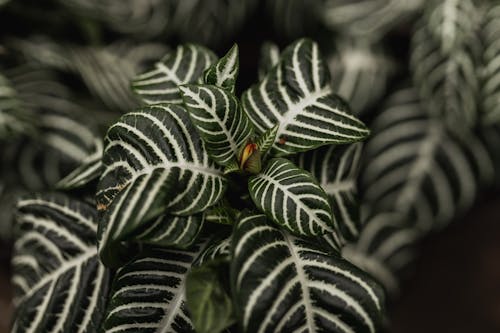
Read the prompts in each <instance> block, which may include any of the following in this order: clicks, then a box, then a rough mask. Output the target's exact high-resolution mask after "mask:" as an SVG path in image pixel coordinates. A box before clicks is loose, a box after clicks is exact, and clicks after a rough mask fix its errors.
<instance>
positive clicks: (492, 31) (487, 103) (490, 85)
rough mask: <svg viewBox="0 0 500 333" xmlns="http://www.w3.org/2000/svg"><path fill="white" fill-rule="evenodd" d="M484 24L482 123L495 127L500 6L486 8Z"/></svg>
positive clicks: (498, 111)
mask: <svg viewBox="0 0 500 333" xmlns="http://www.w3.org/2000/svg"><path fill="white" fill-rule="evenodd" d="M484 20H485V22H484V23H483V26H482V31H481V36H482V40H483V44H484V47H485V49H484V52H483V54H482V57H483V59H482V60H483V64H484V68H483V70H482V73H481V78H482V81H483V82H482V85H481V98H480V103H481V107H482V110H481V111H482V113H483V114H482V119H481V120H482V123H483V124H485V125H495V124H498V122H499V121H500V103H498V101H499V99H500V83H499V82H500V80H499V75H500V64H499V63H498V54H500V44H499V43H498V41H499V40H500V4H496V5H495V4H494V5H492V6H491V7H488V10H487V12H486V17H485V19H484Z"/></svg>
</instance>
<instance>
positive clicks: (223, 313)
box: [186, 260, 235, 333]
mask: <svg viewBox="0 0 500 333" xmlns="http://www.w3.org/2000/svg"><path fill="white" fill-rule="evenodd" d="M227 272H228V267H227V263H226V262H224V261H213V260H212V261H208V262H206V263H204V264H203V265H202V266H199V267H193V268H192V269H191V271H190V272H189V274H188V277H187V281H186V300H187V307H188V309H189V314H190V316H191V320H192V321H193V324H194V327H195V329H196V332H197V333H219V332H222V331H223V330H224V329H225V328H227V327H229V326H231V325H232V324H233V323H234V322H235V318H234V316H233V305H232V302H231V298H230V297H229V295H228V292H227V290H226V288H225V287H228V286H229V283H228V282H229V281H226V283H224V280H225V279H224V273H226V274H227ZM226 280H228V279H227V278H226Z"/></svg>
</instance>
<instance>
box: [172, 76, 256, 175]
mask: <svg viewBox="0 0 500 333" xmlns="http://www.w3.org/2000/svg"><path fill="white" fill-rule="evenodd" d="M179 89H180V91H181V94H182V98H183V100H184V105H185V106H186V108H187V109H188V112H189V116H190V117H191V120H192V122H193V124H194V126H195V127H196V129H197V131H198V133H199V134H200V137H201V138H202V140H203V141H204V143H205V145H204V146H205V149H206V150H207V152H208V154H209V155H210V157H211V158H212V160H214V161H215V162H217V163H218V164H220V165H222V166H224V165H227V164H228V163H229V162H230V161H231V160H233V159H234V158H235V157H237V156H238V152H239V149H240V147H241V146H243V145H244V144H245V143H246V141H247V139H248V137H249V136H250V135H251V134H252V131H253V128H252V124H251V123H250V120H249V119H248V117H247V115H246V113H245V112H244V111H243V110H242V108H241V106H240V103H239V101H238V99H237V98H236V96H235V95H233V94H232V93H230V92H228V91H227V90H224V89H222V88H218V87H216V86H213V85H186V86H182V87H179Z"/></svg>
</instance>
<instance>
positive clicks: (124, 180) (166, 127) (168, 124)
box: [97, 105, 226, 216]
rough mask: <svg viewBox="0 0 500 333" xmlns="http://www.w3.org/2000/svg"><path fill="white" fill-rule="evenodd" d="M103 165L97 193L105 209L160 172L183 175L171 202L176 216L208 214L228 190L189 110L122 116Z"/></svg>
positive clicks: (152, 108) (161, 107)
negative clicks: (136, 183) (140, 180)
mask: <svg viewBox="0 0 500 333" xmlns="http://www.w3.org/2000/svg"><path fill="white" fill-rule="evenodd" d="M103 165H104V172H103V175H102V176H101V179H100V182H99V185H98V192H97V204H98V208H100V209H101V210H106V209H107V208H108V206H109V205H110V204H111V202H112V201H113V200H114V199H115V197H116V196H117V195H118V194H119V193H120V192H121V191H122V190H124V188H126V187H127V185H128V184H131V183H133V182H134V181H135V179H137V178H138V177H140V176H143V175H149V174H151V172H152V171H153V170H154V169H163V170H166V171H167V172H174V171H175V170H178V171H179V176H178V179H177V180H176V182H175V183H176V190H175V195H174V197H173V198H172V199H171V200H170V201H169V202H168V203H167V209H168V211H169V213H170V214H174V215H182V216H187V215H192V214H196V213H198V212H202V211H204V210H205V209H206V208H207V207H210V206H212V205H213V204H215V203H216V202H217V201H218V200H219V199H220V198H221V196H222V194H223V192H224V190H225V187H226V180H225V178H224V177H223V175H222V170H220V169H219V168H218V167H217V166H216V165H215V164H214V163H213V162H212V161H211V160H210V158H209V156H208V154H207V153H206V151H205V149H204V147H203V144H202V142H201V139H200V137H199V136H198V135H197V132H196V130H195V128H194V126H193V125H192V123H191V121H190V119H189V115H188V113H187V111H186V110H185V109H184V108H183V107H180V106H176V105H168V106H167V105H155V106H150V107H145V108H143V109H141V110H139V111H136V112H131V113H128V114H126V115H124V116H122V118H120V120H119V121H118V122H117V123H115V124H114V125H113V126H111V128H110V129H109V130H108V133H107V135H106V138H105V150H104V155H103ZM148 177H149V176H148ZM167 178H168V177H167ZM153 185H154V186H159V184H153ZM151 199H153V198H151ZM125 208H126V207H125Z"/></svg>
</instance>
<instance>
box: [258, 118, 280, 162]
mask: <svg viewBox="0 0 500 333" xmlns="http://www.w3.org/2000/svg"><path fill="white" fill-rule="evenodd" d="M278 129H279V125H276V126H274V127H272V128H270V129H268V130H266V131H265V132H264V133H263V134H262V135H261V136H260V137H259V138H258V139H257V141H256V142H255V143H256V144H257V147H258V148H259V150H260V153H261V154H262V155H264V154H265V153H267V151H268V150H269V149H270V148H271V147H272V145H273V143H274V141H275V140H276V133H278Z"/></svg>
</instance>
